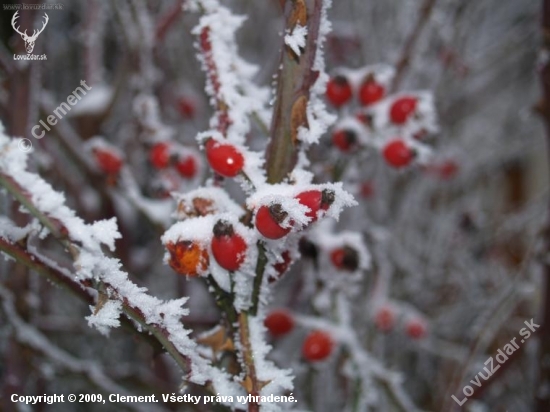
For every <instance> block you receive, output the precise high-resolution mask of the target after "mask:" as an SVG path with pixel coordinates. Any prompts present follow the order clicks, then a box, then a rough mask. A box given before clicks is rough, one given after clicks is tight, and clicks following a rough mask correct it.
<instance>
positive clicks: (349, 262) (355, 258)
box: [330, 246, 359, 272]
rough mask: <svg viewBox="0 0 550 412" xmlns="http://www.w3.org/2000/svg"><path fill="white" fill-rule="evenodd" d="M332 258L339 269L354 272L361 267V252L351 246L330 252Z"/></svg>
mask: <svg viewBox="0 0 550 412" xmlns="http://www.w3.org/2000/svg"><path fill="white" fill-rule="evenodd" d="M330 260H331V261H332V264H333V265H334V266H335V267H336V268H337V269H339V270H345V271H348V272H353V271H355V270H357V268H358V267H359V254H358V253H357V251H356V250H355V249H353V248H352V247H349V246H344V247H341V248H337V249H334V250H333V251H332V252H331V253H330Z"/></svg>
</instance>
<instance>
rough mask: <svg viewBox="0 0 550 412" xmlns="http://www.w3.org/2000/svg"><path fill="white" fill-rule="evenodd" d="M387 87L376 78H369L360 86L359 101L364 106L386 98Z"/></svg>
mask: <svg viewBox="0 0 550 412" xmlns="http://www.w3.org/2000/svg"><path fill="white" fill-rule="evenodd" d="M385 94H386V89H384V86H382V85H381V84H380V83H378V82H376V81H375V80H374V79H367V80H366V81H365V82H364V83H363V84H362V85H361V87H360V88H359V101H360V102H361V104H362V105H363V106H368V105H371V104H373V103H376V102H378V101H380V100H382V99H383V98H384V95H385Z"/></svg>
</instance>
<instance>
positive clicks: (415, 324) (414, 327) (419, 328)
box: [405, 319, 427, 339]
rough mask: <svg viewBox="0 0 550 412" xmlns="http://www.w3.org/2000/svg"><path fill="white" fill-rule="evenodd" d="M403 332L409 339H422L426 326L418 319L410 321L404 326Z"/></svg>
mask: <svg viewBox="0 0 550 412" xmlns="http://www.w3.org/2000/svg"><path fill="white" fill-rule="evenodd" d="M405 332H406V333H407V335H408V336H409V337H410V338H411V339H422V338H423V337H425V336H426V333H427V328H426V324H425V323H424V322H423V321H421V320H419V319H411V320H409V321H408V322H407V324H406V325H405Z"/></svg>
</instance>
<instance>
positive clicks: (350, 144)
mask: <svg viewBox="0 0 550 412" xmlns="http://www.w3.org/2000/svg"><path fill="white" fill-rule="evenodd" d="M354 89H357V87H355V86H354V85H352V83H351V82H350V81H349V80H348V78H347V77H346V76H344V75H337V76H334V77H333V78H331V79H330V80H329V82H328V84H327V89H326V97H327V100H328V101H329V102H330V103H331V104H332V105H333V106H335V107H337V108H339V107H341V106H343V105H345V104H348V103H350V102H351V100H352V97H353V94H354V91H355V90H354ZM356 92H357V99H358V102H359V104H360V105H361V106H364V107H365V106H371V105H374V104H376V103H379V102H380V101H382V100H383V99H385V98H386V97H387V96H386V88H385V87H384V85H383V84H382V83H381V82H378V81H377V80H376V79H375V77H374V75H373V74H368V75H366V76H365V77H364V80H363V81H362V82H361V84H360V85H359V87H358V90H356ZM417 109H418V98H417V97H416V96H411V95H403V96H400V97H397V98H395V99H394V100H393V101H392V102H391V104H390V105H389V109H388V118H389V121H390V123H391V124H392V125H393V126H397V127H399V126H404V125H405V124H406V123H407V122H408V121H409V119H411V118H412V117H414V116H415V114H416V113H417ZM367 112H368V110H367ZM356 119H357V120H358V121H359V123H360V124H362V125H365V126H367V127H370V126H371V125H372V117H371V116H370V115H369V114H367V113H365V112H364V111H359V112H358V113H357V114H356ZM332 144H333V145H334V146H335V147H336V148H338V149H339V150H341V151H342V152H344V153H349V152H352V151H354V150H356V149H358V147H359V145H360V139H359V131H358V130H356V129H355V128H350V127H345V128H341V129H339V128H337V129H336V130H335V131H334V132H333V134H332ZM382 156H383V157H384V159H385V161H386V162H387V163H388V164H389V165H390V166H392V167H394V168H402V167H405V166H408V165H410V164H411V163H412V161H413V160H414V158H415V156H416V152H415V150H414V148H413V147H411V146H410V145H409V144H407V142H406V140H404V139H401V138H397V137H396V138H394V139H391V140H390V141H389V142H388V143H387V144H386V145H385V146H384V147H383V148H382Z"/></svg>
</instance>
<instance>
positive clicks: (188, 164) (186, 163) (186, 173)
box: [176, 156, 198, 179]
mask: <svg viewBox="0 0 550 412" xmlns="http://www.w3.org/2000/svg"><path fill="white" fill-rule="evenodd" d="M197 169H198V167H197V160H196V159H195V157H194V156H187V157H181V158H180V159H178V161H177V163H176V170H177V171H178V173H179V174H180V175H181V176H183V177H186V178H187V179H192V178H193V177H195V175H196V174H197Z"/></svg>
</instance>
